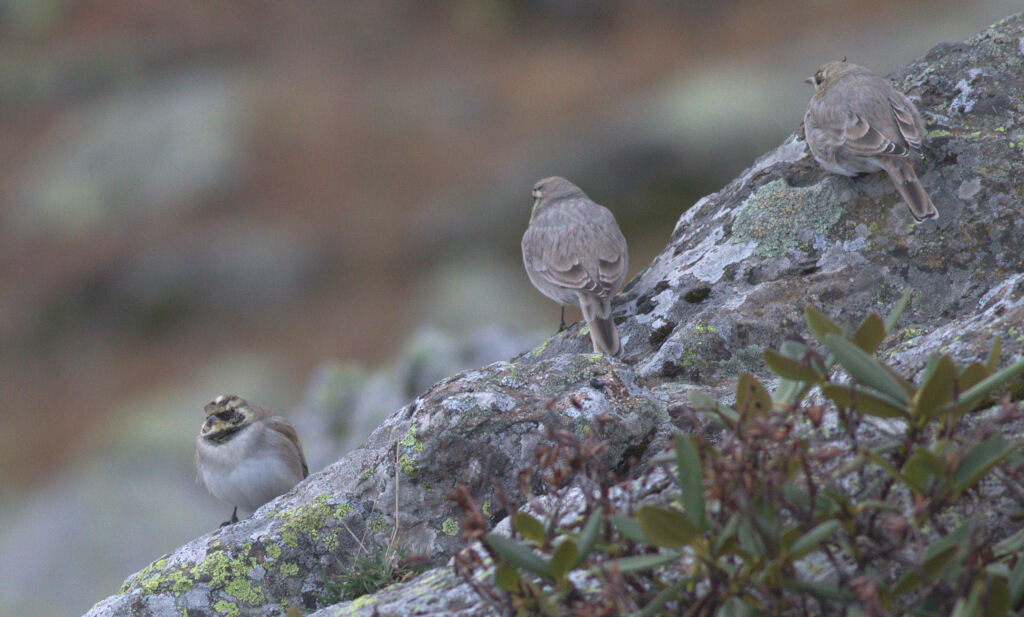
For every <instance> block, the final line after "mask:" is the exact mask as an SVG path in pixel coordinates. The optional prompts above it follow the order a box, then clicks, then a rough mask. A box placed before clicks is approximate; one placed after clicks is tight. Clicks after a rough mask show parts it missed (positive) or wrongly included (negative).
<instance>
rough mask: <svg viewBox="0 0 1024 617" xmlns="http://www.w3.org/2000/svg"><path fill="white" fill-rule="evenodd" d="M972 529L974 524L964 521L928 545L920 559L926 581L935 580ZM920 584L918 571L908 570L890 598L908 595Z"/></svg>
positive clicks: (964, 542)
mask: <svg viewBox="0 0 1024 617" xmlns="http://www.w3.org/2000/svg"><path fill="white" fill-rule="evenodd" d="M974 527H975V526H974V523H973V522H972V521H971V520H968V521H965V522H964V523H962V524H961V525H960V526H959V527H957V528H956V529H954V530H953V532H952V533H950V534H948V535H946V536H943V537H941V538H939V539H938V540H936V541H934V542H932V543H931V544H929V545H928V548H927V549H926V550H925V552H924V555H923V558H922V566H923V570H924V574H925V577H927V579H928V580H933V579H935V578H936V577H937V576H938V575H939V573H940V572H941V571H942V570H943V568H945V567H946V564H948V563H949V561H950V560H951V559H952V558H953V556H954V555H956V552H957V549H959V548H960V547H961V546H964V545H966V544H967V540H968V536H969V535H970V534H971V533H973V529H974ZM954 563H955V562H954ZM921 583H922V578H921V574H920V571H919V570H917V569H914V570H909V571H908V572H907V573H906V574H904V575H903V577H902V578H901V579H900V580H899V582H897V583H896V585H895V586H894V587H893V588H892V596H893V597H895V598H898V597H900V596H902V595H904V594H907V593H910V592H911V591H914V590H915V589H917V588H918V587H920V586H921Z"/></svg>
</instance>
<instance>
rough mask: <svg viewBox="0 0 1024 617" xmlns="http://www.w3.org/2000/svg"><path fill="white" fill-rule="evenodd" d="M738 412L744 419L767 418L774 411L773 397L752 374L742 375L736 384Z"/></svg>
mask: <svg viewBox="0 0 1024 617" xmlns="http://www.w3.org/2000/svg"><path fill="white" fill-rule="evenodd" d="M736 410H737V411H739V412H740V414H741V415H742V417H744V418H751V417H753V416H755V415H760V416H766V415H768V414H769V413H771V411H772V397H771V396H770V395H769V394H768V391H767V390H765V389H764V385H762V384H761V382H760V381H758V380H757V378H756V377H754V376H753V375H751V374H750V373H740V379H739V381H738V382H737V383H736Z"/></svg>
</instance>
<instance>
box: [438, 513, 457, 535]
mask: <svg viewBox="0 0 1024 617" xmlns="http://www.w3.org/2000/svg"><path fill="white" fill-rule="evenodd" d="M441 531H443V532H445V533H446V534H448V535H449V536H455V535H458V534H459V522H458V521H457V520H455V519H454V518H451V517H449V518H447V519H445V521H444V522H443V523H441Z"/></svg>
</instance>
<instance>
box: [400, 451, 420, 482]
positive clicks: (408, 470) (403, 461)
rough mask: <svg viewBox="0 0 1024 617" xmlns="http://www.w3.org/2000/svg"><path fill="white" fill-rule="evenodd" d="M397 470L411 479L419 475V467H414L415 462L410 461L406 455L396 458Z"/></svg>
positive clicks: (410, 458)
mask: <svg viewBox="0 0 1024 617" xmlns="http://www.w3.org/2000/svg"><path fill="white" fill-rule="evenodd" d="M398 468H399V469H401V470H402V473H404V474H405V475H407V476H409V477H412V476H415V475H416V474H417V473H419V467H417V466H416V461H414V460H413V459H412V457H411V456H409V455H408V454H403V455H402V456H400V457H398Z"/></svg>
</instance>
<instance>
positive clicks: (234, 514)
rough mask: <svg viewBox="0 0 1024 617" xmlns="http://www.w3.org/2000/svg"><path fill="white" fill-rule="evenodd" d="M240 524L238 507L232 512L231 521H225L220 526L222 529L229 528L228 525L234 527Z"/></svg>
mask: <svg viewBox="0 0 1024 617" xmlns="http://www.w3.org/2000/svg"><path fill="white" fill-rule="evenodd" d="M237 522H238V506H235V509H234V510H233V511H232V512H231V520H228V521H224V522H223V523H221V524H220V526H221V527H227V526H228V525H234V524H235V523H237Z"/></svg>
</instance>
